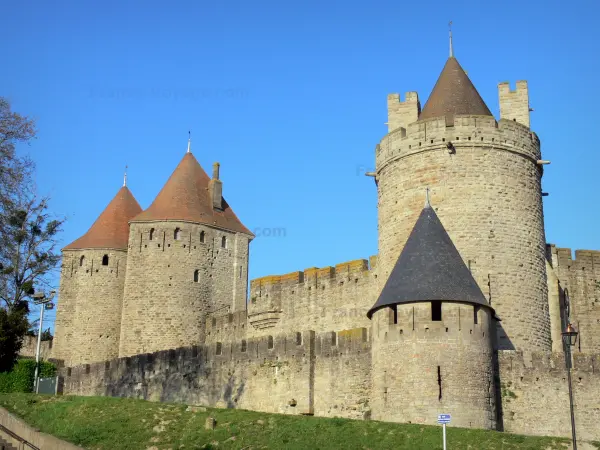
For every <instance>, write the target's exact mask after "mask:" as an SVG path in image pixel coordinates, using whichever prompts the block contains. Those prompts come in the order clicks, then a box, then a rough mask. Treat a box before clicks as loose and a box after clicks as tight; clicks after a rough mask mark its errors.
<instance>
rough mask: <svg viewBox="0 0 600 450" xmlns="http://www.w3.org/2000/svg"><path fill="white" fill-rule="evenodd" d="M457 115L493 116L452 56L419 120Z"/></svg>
mask: <svg viewBox="0 0 600 450" xmlns="http://www.w3.org/2000/svg"><path fill="white" fill-rule="evenodd" d="M455 114H470V115H479V116H491V115H492V113H491V112H490V110H489V108H488V107H487V106H486V104H485V102H484V101H483V99H482V98H481V96H480V95H479V92H477V89H475V86H473V83H471V80H469V77H468V76H467V74H466V73H465V71H464V70H463V68H462V67H461V66H460V64H459V63H458V60H457V59H456V58H454V57H453V56H451V57H450V58H448V61H446V65H445V66H444V69H443V70H442V73H441V74H440V76H439V78H438V80H437V82H436V83H435V86H434V88H433V91H432V92H431V95H430V96H429V98H428V99H427V103H425V106H424V107H423V110H422V111H421V114H420V115H419V120H423V119H431V118H434V117H440V116H445V115H455Z"/></svg>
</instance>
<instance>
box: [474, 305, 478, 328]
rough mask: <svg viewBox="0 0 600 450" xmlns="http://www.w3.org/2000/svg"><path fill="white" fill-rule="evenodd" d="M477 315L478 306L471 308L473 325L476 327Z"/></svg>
mask: <svg viewBox="0 0 600 450" xmlns="http://www.w3.org/2000/svg"><path fill="white" fill-rule="evenodd" d="M478 314H479V306H473V323H474V324H475V325H477V323H478V320H477V316H478Z"/></svg>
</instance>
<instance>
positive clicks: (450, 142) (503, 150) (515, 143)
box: [376, 56, 551, 351]
mask: <svg viewBox="0 0 600 450" xmlns="http://www.w3.org/2000/svg"><path fill="white" fill-rule="evenodd" d="M499 97H500V111H501V117H500V120H496V119H495V118H494V117H493V116H492V114H491V112H490V110H489V109H488V107H487V106H486V104H485V103H484V101H483V99H482V98H481V96H480V95H479V93H478V92H477V90H476V89H475V87H474V86H473V84H472V83H471V81H470V80H469V78H468V76H467V74H466V73H465V71H464V70H463V69H462V67H461V65H460V64H459V63H458V60H457V59H456V58H455V57H453V56H451V57H450V58H448V60H447V61H446V64H445V66H444V68H443V70H442V73H441V75H440V76H439V78H438V80H437V83H436V84H435V87H434V88H433V91H432V93H431V95H430V96H429V99H428V101H427V103H426V104H425V107H424V108H423V110H421V109H420V103H419V99H418V95H417V93H416V92H409V93H407V94H406V100H405V101H404V102H401V101H400V100H399V95H398V94H392V95H390V96H388V127H389V130H388V131H389V132H388V134H387V135H386V136H385V137H384V138H383V139H382V140H381V142H380V143H379V144H378V145H377V148H376V182H377V185H378V215H379V218H378V221H379V271H380V280H386V279H387V277H388V276H389V274H390V272H391V270H392V268H393V266H394V263H395V261H396V259H397V257H398V255H399V254H400V252H401V251H402V248H403V247H404V244H405V243H406V240H407V239H408V236H409V233H410V230H411V227H412V224H414V223H415V220H416V218H417V217H418V215H419V213H420V211H421V205H422V195H423V194H422V193H423V190H424V189H425V187H426V186H429V187H431V189H432V195H434V196H435V199H436V203H435V206H436V208H435V209H436V212H437V214H438V215H439V217H440V219H441V220H442V222H443V223H444V226H445V228H446V230H447V231H448V233H449V235H450V236H451V237H452V241H453V242H454V244H455V245H456V248H457V249H458V251H459V253H460V255H461V257H462V259H463V261H464V262H465V264H466V265H467V267H468V268H469V269H470V271H471V273H472V275H473V277H474V278H475V280H476V281H477V283H478V285H479V286H480V288H481V290H482V291H483V293H484V295H485V296H486V297H487V299H488V302H489V303H490V304H491V305H492V306H493V307H494V309H495V310H496V311H497V313H498V315H499V317H500V319H502V322H499V325H498V335H499V342H498V345H499V348H500V349H515V348H516V349H518V350H532V351H533V350H550V349H551V337H550V318H549V312H548V301H547V285H546V267H545V233H544V219H543V212H542V191H541V178H542V166H541V164H542V163H543V162H542V161H541V153H540V141H539V139H538V137H537V135H536V134H535V133H534V132H532V131H531V130H530V128H529V100H528V92H527V83H526V82H524V81H520V82H518V83H517V89H516V91H510V89H509V88H508V84H507V83H502V84H500V85H499Z"/></svg>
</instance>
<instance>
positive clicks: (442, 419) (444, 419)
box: [438, 414, 450, 450]
mask: <svg viewBox="0 0 600 450" xmlns="http://www.w3.org/2000/svg"><path fill="white" fill-rule="evenodd" d="M438 423H439V424H441V425H442V437H443V439H444V450H446V424H448V423H450V414H438Z"/></svg>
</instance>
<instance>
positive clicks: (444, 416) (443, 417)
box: [438, 414, 451, 424]
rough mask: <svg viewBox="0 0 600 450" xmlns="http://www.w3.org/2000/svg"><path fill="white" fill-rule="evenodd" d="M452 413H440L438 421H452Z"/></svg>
mask: <svg viewBox="0 0 600 450" xmlns="http://www.w3.org/2000/svg"><path fill="white" fill-rule="evenodd" d="M450 419H451V417H450V414H438V423H441V424H444V423H450Z"/></svg>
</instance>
